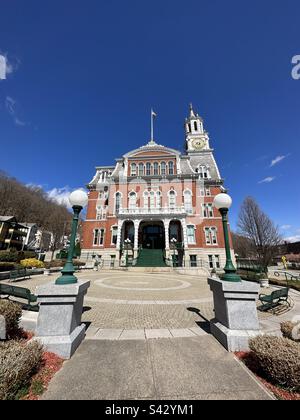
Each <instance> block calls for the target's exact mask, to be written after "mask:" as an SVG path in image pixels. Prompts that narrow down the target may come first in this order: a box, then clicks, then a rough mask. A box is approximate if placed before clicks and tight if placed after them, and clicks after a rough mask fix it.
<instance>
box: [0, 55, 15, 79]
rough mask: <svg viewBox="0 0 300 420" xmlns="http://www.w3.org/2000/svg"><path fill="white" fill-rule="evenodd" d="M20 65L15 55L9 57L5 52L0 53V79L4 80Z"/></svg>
mask: <svg viewBox="0 0 300 420" xmlns="http://www.w3.org/2000/svg"><path fill="white" fill-rule="evenodd" d="M19 65H20V60H19V59H18V58H16V57H13V58H12V57H10V58H9V59H8V56H7V54H6V53H1V54H0V80H5V79H6V78H7V76H8V75H9V74H11V73H13V72H15V71H16V70H17V69H18V67H19Z"/></svg>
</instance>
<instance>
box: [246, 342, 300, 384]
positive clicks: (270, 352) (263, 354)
mask: <svg viewBox="0 0 300 420" xmlns="http://www.w3.org/2000/svg"><path fill="white" fill-rule="evenodd" d="M249 347H250V350H251V352H252V353H251V356H252V359H253V361H254V363H255V366H256V368H257V369H258V371H259V372H262V373H263V375H264V376H265V377H266V379H267V380H269V381H271V382H272V383H274V384H275V385H279V386H282V387H285V388H287V389H290V390H293V391H296V392H298V391H299V390H300V357H299V355H300V344H298V343H296V342H294V341H291V340H289V339H287V338H280V337H273V336H258V337H255V338H252V339H251V340H250V341H249Z"/></svg>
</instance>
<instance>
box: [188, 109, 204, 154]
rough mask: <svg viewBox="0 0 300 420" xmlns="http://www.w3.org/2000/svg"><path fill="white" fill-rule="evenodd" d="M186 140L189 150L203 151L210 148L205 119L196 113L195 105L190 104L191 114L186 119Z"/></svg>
mask: <svg viewBox="0 0 300 420" xmlns="http://www.w3.org/2000/svg"><path fill="white" fill-rule="evenodd" d="M185 140H186V144H185V147H186V150H187V152H194V153H196V152H201V151H203V150H209V149H210V147H209V137H208V133H207V132H206V131H205V130H204V128H203V119H202V118H201V117H200V115H199V114H195V112H194V109H193V105H192V104H190V115H189V117H188V118H186V120H185Z"/></svg>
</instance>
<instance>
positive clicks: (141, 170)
mask: <svg viewBox="0 0 300 420" xmlns="http://www.w3.org/2000/svg"><path fill="white" fill-rule="evenodd" d="M143 175H144V164H143V163H140V164H139V176H143Z"/></svg>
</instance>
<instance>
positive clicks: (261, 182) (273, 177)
mask: <svg viewBox="0 0 300 420" xmlns="http://www.w3.org/2000/svg"><path fill="white" fill-rule="evenodd" d="M274 179H276V177H275V176H268V177H267V178H264V179H262V180H261V181H259V184H264V183H269V182H272V181H274Z"/></svg>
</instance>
